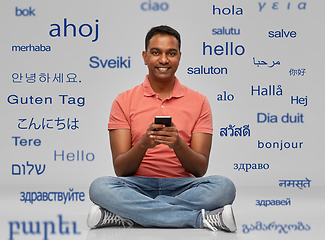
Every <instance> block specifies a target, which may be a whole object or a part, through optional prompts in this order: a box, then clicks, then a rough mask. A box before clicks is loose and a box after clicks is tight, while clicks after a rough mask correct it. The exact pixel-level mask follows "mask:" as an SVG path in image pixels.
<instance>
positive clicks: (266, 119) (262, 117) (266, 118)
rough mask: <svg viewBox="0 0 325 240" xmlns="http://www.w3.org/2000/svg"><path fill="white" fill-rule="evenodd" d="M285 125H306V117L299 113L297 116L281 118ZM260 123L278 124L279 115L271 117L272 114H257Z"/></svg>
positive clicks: (286, 115)
mask: <svg viewBox="0 0 325 240" xmlns="http://www.w3.org/2000/svg"><path fill="white" fill-rule="evenodd" d="M281 121H282V122H283V123H305V122H304V115H303V114H302V113H297V115H290V114H289V113H287V114H285V115H283V116H282V117H281ZM257 122H258V123H277V122H278V117H277V115H270V113H267V114H265V113H257Z"/></svg>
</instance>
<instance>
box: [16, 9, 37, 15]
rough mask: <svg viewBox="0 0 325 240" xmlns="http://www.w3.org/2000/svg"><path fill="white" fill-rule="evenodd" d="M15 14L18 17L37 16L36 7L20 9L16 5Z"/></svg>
mask: <svg viewBox="0 0 325 240" xmlns="http://www.w3.org/2000/svg"><path fill="white" fill-rule="evenodd" d="M15 15H16V17H20V16H24V17H28V16H36V15H35V9H32V7H29V8H28V9H27V8H26V9H20V8H18V7H16V9H15Z"/></svg>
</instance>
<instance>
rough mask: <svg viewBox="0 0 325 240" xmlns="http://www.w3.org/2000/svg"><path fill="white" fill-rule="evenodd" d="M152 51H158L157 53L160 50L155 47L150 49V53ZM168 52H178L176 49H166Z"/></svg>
mask: <svg viewBox="0 0 325 240" xmlns="http://www.w3.org/2000/svg"><path fill="white" fill-rule="evenodd" d="M152 50H158V51H160V49H159V48H155V47H153V48H150V51H152ZM168 51H170V52H171V51H176V52H178V50H177V49H176V48H170V49H168Z"/></svg>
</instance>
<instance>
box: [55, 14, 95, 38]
mask: <svg viewBox="0 0 325 240" xmlns="http://www.w3.org/2000/svg"><path fill="white" fill-rule="evenodd" d="M98 22H99V20H98V19H96V20H95V27H94V29H95V31H94V32H95V37H94V39H93V40H92V42H96V41H97V40H98V34H99V33H98ZM50 26H51V27H53V28H52V29H51V30H50V31H49V35H50V36H51V37H58V38H59V37H61V34H62V35H63V37H68V30H71V31H72V36H73V37H76V36H77V28H78V27H77V26H76V25H75V24H73V23H68V19H67V18H64V19H63V26H62V32H61V26H60V25H59V24H57V23H52V24H51V25H50ZM78 33H79V35H80V36H81V37H84V38H87V37H90V36H91V35H92V34H93V27H92V26H91V25H90V24H88V23H84V24H81V25H80V26H79V28H78Z"/></svg>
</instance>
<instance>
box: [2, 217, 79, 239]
mask: <svg viewBox="0 0 325 240" xmlns="http://www.w3.org/2000/svg"><path fill="white" fill-rule="evenodd" d="M8 224H9V240H14V236H15V235H17V236H18V235H33V236H35V237H36V236H37V235H41V236H43V238H42V240H48V239H49V238H48V236H49V234H51V235H56V234H58V235H80V234H81V232H78V231H77V223H76V222H75V221H73V222H69V221H63V217H62V215H61V214H59V215H58V221H57V222H56V221H36V222H33V221H28V222H26V221H21V222H19V221H9V222H8ZM20 239H21V238H20ZM34 239H35V238H34ZM40 239H41V238H40Z"/></svg>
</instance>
